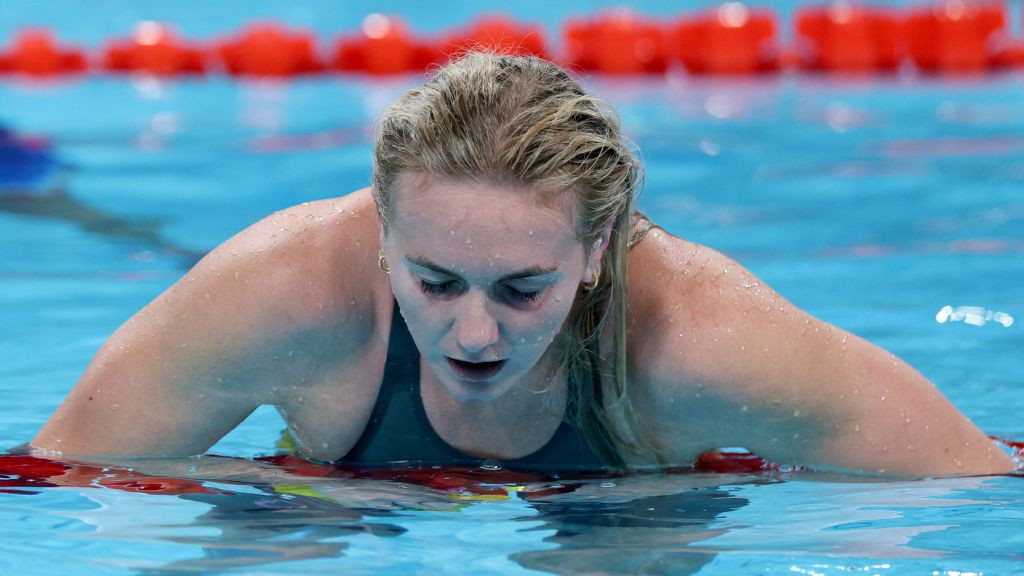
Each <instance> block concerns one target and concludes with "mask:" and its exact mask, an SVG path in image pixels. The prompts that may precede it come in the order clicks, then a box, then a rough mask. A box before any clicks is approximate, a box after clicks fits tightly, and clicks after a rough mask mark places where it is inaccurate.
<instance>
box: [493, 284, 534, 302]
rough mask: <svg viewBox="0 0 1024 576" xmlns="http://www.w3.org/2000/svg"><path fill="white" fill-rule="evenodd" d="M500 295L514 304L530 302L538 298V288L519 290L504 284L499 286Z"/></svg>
mask: <svg viewBox="0 0 1024 576" xmlns="http://www.w3.org/2000/svg"><path fill="white" fill-rule="evenodd" d="M501 292H502V296H503V297H504V298H505V299H506V300H508V301H510V302H513V303H515V304H530V303H531V302H534V301H536V300H537V298H540V290H520V289H518V288H515V287H513V286H509V285H508V284H505V285H503V286H502V288H501Z"/></svg>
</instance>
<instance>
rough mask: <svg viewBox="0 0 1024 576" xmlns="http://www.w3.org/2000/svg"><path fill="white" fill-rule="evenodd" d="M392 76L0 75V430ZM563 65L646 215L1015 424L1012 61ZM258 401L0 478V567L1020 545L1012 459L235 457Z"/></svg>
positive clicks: (467, 568) (816, 569)
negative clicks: (20, 137) (640, 191)
mask: <svg viewBox="0 0 1024 576" xmlns="http://www.w3.org/2000/svg"><path fill="white" fill-rule="evenodd" d="M90 33H92V32H90ZM413 81H414V80H410V79H397V80H385V81H366V80H362V79H358V78H340V77H331V78H320V79H305V80H301V81H296V82H292V83H288V84H264V83H252V82H250V83H238V82H234V81H230V80H226V79H223V78H211V79H207V80H202V81H181V82H172V83H157V82H153V81H144V80H129V79H112V78H103V77H96V78H89V79H85V80H81V81H77V82H74V83H56V84H47V85H38V84H26V83H24V82H18V81H12V80H10V79H7V80H0V123H4V124H6V125H8V126H9V127H11V128H14V129H16V130H17V131H19V132H21V133H26V134H35V135H42V136H46V137H48V138H49V139H51V141H52V142H53V143H54V153H55V154H56V155H58V156H59V160H60V162H61V163H63V164H66V165H67V166H68V167H69V168H68V172H67V173H66V174H65V176H64V185H65V187H66V189H67V197H66V198H64V199H63V200H61V201H60V202H56V203H50V204H45V205H44V204H36V205H34V209H33V208H31V207H27V206H28V205H26V204H25V203H24V202H21V203H19V202H15V201H13V200H11V199H10V198H0V246H2V247H3V256H2V258H0V318H2V319H3V326H4V328H3V330H2V332H0V333H2V334H3V346H0V405H2V406H3V409H2V410H0V446H5V447H6V446H14V445H16V444H20V443H22V442H25V441H27V440H28V439H30V438H31V437H32V435H33V434H34V433H35V432H36V430H38V428H39V427H40V426H41V425H42V423H43V422H44V421H45V419H46V418H47V417H48V416H49V414H50V413H51V412H52V411H53V409H54V408H55V407H56V405H57V404H58V403H59V402H60V400H61V399H62V398H63V396H64V395H65V394H66V392H67V391H68V389H69V388H70V387H71V386H72V385H73V383H74V381H75V380H76V379H77V377H78V375H79V374H80V373H81V371H82V370H83V369H84V367H85V365H86V363H87V362H88V361H89V359H90V358H91V356H92V354H93V353H94V352H95V351H96V349H97V348H98V347H99V346H100V344H101V343H102V342H103V341H104V340H105V339H106V338H107V336H109V334H110V333H111V332H112V331H113V330H114V329H115V328H116V327H117V326H118V325H119V324H120V323H121V322H123V321H124V320H125V319H127V318H128V317H129V316H130V315H131V314H133V313H134V312H135V311H136V310H138V309H139V308H140V307H141V306H142V305H144V304H145V303H146V302H148V301H149V300H150V299H152V298H153V297H154V296H155V295H157V294H158V293H159V292H160V291H161V290H163V289H164V288H166V287H167V286H169V285H170V284H171V283H173V282H174V281H175V280H176V279H177V278H179V277H180V276H181V275H182V273H183V272H184V271H185V270H186V269H187V267H188V266H189V265H190V263H191V262H192V261H194V259H195V258H196V257H197V255H199V254H202V253H203V252H204V251H206V250H208V249H210V248H212V247H213V246H215V245H216V244H218V243H219V242H221V241H222V240H224V239H225V238H227V237H228V236H230V235H232V234H234V233H235V232H237V231H239V230H241V229H242V228H244V227H245V226H247V225H249V224H251V223H252V222H253V221H255V220H257V219H259V218H261V217H262V216H264V215H266V214H268V213H270V212H272V211H274V210H277V209H280V208H283V207H286V206H289V205H291V204H295V203H298V202H303V201H307V200H315V199H319V198H324V197H328V196H333V195H339V194H344V193H347V192H349V191H351V190H354V189H356V188H358V187H362V186H364V185H365V184H366V182H367V180H368V177H369V170H370V163H369V162H370V135H371V126H372V121H373V118H374V117H375V114H377V113H378V112H380V110H381V109H382V108H383V107H384V106H385V105H386V104H387V103H388V102H390V101H391V100H392V99H393V98H395V97H396V96H397V94H399V93H400V91H401V90H402V89H403V88H404V87H405V86H407V85H408V84H409V83H410V82H413ZM589 84H590V86H591V87H592V89H593V90H595V91H596V92H599V93H600V94H602V95H604V96H606V97H608V98H609V99H610V100H611V101H612V102H613V103H614V104H616V105H617V106H618V107H619V109H620V111H621V113H622V116H623V121H624V124H625V126H626V130H627V132H628V134H629V137H630V138H631V139H633V140H634V141H635V142H636V143H637V145H638V146H639V147H640V149H641V151H642V153H643V157H644V160H645V162H646V164H647V169H648V175H647V184H646V191H645V193H644V195H643V197H642V199H641V202H640V204H641V207H642V208H643V209H645V210H646V211H647V212H648V213H649V214H651V215H652V217H653V218H654V219H655V220H656V221H658V222H659V223H660V224H661V225H663V226H665V227H666V228H667V229H668V230H669V231H671V232H674V233H676V234H679V235H682V236H685V237H687V238H689V239H692V240H695V241H698V242H702V243H706V244H709V245H712V246H714V247H716V248H718V249H720V250H722V251H724V252H726V253H727V254H729V255H731V256H732V257H734V258H736V259H738V260H740V261H741V262H742V263H743V264H744V265H746V266H747V267H749V268H750V269H752V270H753V271H754V272H755V273H757V274H758V275H760V276H761V277H762V278H763V279H764V280H765V281H766V282H767V283H768V284H770V285H772V286H773V287H774V288H775V289H777V290H778V291H779V292H781V293H782V294H783V295H784V296H786V297H787V298H789V299H790V300H792V301H794V302H795V303H796V304H798V305H799V306H801V307H804V308H805V309H807V310H809V311H810V312H811V313H813V314H815V315H817V316H819V317H821V318H823V319H825V320H828V321H830V322H833V323H835V324H837V325H840V326H842V327H843V328H846V329H848V330H851V331H853V332H855V333H857V334H860V335H862V336H864V337H866V338H868V339H870V340H872V341H874V342H876V343H878V344H880V345H882V346H884V347H886V348H888V349H890V350H892V351H893V352H895V353H897V354H898V355H900V356H902V357H903V358H905V359H907V360H908V361H909V362H910V363H911V364H913V365H914V366H915V367H917V368H918V369H919V370H920V371H921V372H923V373H924V374H925V375H926V376H928V377H929V378H930V379H931V380H932V381H934V382H935V383H936V385H938V386H939V387H940V389H941V390H942V391H943V392H944V393H945V394H946V395H947V396H949V397H950V398H951V399H952V401H953V402H954V403H955V404H956V405H957V406H958V407H959V408H960V409H962V410H963V411H964V412H965V413H967V414H968V415H969V416H970V417H971V418H972V419H974V420H975V422H977V423H978V425H979V426H980V427H981V428H982V429H983V430H985V431H986V432H987V433H989V434H992V435H995V436H1000V437H1004V438H1008V439H1014V440H1024V420H1022V419H1021V417H1020V415H1021V413H1022V412H1024V386H1022V381H1021V368H1020V367H1021V361H1022V355H1021V350H1022V349H1024V337H1022V330H1024V291H1022V290H1021V288H1020V287H1021V286H1024V195H1022V192H1021V190H1024V74H1021V73H1017V74H1008V75H1001V76H989V77H985V78H980V79H966V80H960V81H953V80H942V79H920V78H909V79H895V78H889V79H884V78H883V79H859V80H831V79H824V78H815V77H807V76H785V77H771V78H761V79H732V80H722V79H717V80H706V79H703V80H702V79H694V78H688V77H685V76H682V75H678V74H674V75H672V76H670V77H668V78H664V79H661V78H659V79H634V80H616V81H611V80H607V79H599V78H591V79H589ZM947 307H949V308H947ZM940 320H942V321H941V322H940ZM281 426H282V423H281V419H280V417H279V416H278V415H277V414H276V413H275V412H274V411H273V410H272V409H269V408H264V409H260V410H259V411H257V412H256V413H255V414H254V415H253V416H252V417H251V418H250V419H249V420H247V421H246V422H245V423H243V425H242V426H241V427H240V428H239V429H237V430H236V431H234V432H233V433H231V434H230V435H229V436H227V437H226V438H224V439H223V440H222V441H221V442H220V443H219V444H218V445H217V446H215V447H214V448H213V449H212V450H211V452H212V453H215V454H219V455H224V456H231V457H233V458H211V457H203V458H198V459H187V460H182V461H170V462H143V463H138V462H137V463H126V464H124V465H123V466H121V467H113V466H111V467H109V468H106V469H95V470H92V471H82V470H79V471H78V473H79V478H78V479H77V481H72V480H70V477H71V476H73V475H74V473H75V471H72V472H71V473H68V474H66V475H65V476H66V477H67V478H69V479H68V481H67V482H64V483H65V484H67V485H64V486H52V487H38V488H32V487H28V488H25V487H24V486H22V487H21V488H17V489H10V490H9V491H0V573H3V574H16V573H30V574H60V575H62V576H64V575H66V574H69V573H78V572H82V573H89V574H118V575H120V574H161V575H162V574H189V573H197V574H198V573H201V574H212V573H225V574H292V573H294V574H306V573H314V572H328V571H330V572H344V573H370V572H373V573H407V572H409V573H501V574H537V573H557V574H594V573H642V574H694V573H699V574H702V575H732V574H753V573H756V574H760V573H785V574H807V575H817V574H828V575H832V574H885V575H889V574H935V575H940V574H941V575H954V574H1024V530H1021V528H1022V526H1024V479H1022V478H1020V477H990V478H950V479H936V480H917V481H905V480H879V479H866V478H857V477H846V476H835V475H826V474H821V473H812V472H795V473H766V474H758V475H725V474H685V475H668V474H663V475H643V476H634V477H627V478H592V479H572V478H559V479H552V478H543V479H542V478H512V477H509V476H508V475H506V474H504V473H503V472H500V471H499V472H495V471H487V470H480V471H475V472H472V473H456V472H453V473H451V474H448V473H446V472H438V473H437V474H436V475H435V477H433V478H430V479H429V482H428V481H424V479H423V478H419V479H418V480H417V479H416V478H408V477H398V478H396V479H392V480H387V479H381V478H365V477H364V478H358V477H351V476H338V475H336V476H333V477H330V476H328V477H316V476H308V475H306V476H302V475H299V476H297V475H295V474H294V472H295V470H294V469H291V468H289V467H288V466H286V465H282V464H280V463H278V464H271V463H267V462H264V461H257V460H255V458H257V457H260V456H265V455H270V454H273V453H274V450H275V449H274V442H275V440H276V439H277V434H278V431H279V430H280V428H281ZM129 468H134V469H135V470H129ZM428 475H429V474H428ZM154 476H155V477H160V478H164V479H168V478H170V479H178V480H177V481H178V482H179V483H178V484H176V486H178V489H177V490H173V489H172V490H166V491H165V492H167V493H159V492H160V490H156V489H150V488H147V486H153V485H156V484H158V482H156V481H153V480H149V479H147V478H151V477H154ZM2 480H4V479H3V478H0V481H2ZM15 480H16V479H15ZM147 482H148V483H149V484H147ZM162 482H163V484H160V486H168V485H170V484H173V481H171V480H164V481H162ZM133 486H134V487H136V489H135V490H133V489H131V488H132V487H133ZM0 490H3V488H2V487H0Z"/></svg>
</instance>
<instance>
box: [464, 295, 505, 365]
mask: <svg viewBox="0 0 1024 576" xmlns="http://www.w3.org/2000/svg"><path fill="white" fill-rule="evenodd" d="M455 338H456V340H457V341H458V343H459V347H460V348H461V349H462V350H463V351H465V352H466V354H467V355H468V356H470V357H469V358H466V360H470V361H478V360H484V358H479V357H474V356H476V355H479V354H482V353H484V352H486V351H487V348H489V347H490V346H492V345H494V344H496V343H497V342H498V322H497V321H496V320H495V319H494V317H493V316H491V313H490V312H489V311H488V310H487V302H486V297H485V296H483V295H478V294H472V293H471V294H467V295H465V296H464V297H463V302H462V306H460V307H459V311H458V318H456V320H455Z"/></svg>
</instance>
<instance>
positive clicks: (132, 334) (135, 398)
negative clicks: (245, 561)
mask: <svg viewBox="0 0 1024 576" xmlns="http://www.w3.org/2000/svg"><path fill="white" fill-rule="evenodd" d="M272 219H273V217H272V218H271V219H268V220H272ZM277 226H278V225H275V224H274V223H273V222H267V221H264V222H263V223H260V224H257V225H255V226H254V227H253V228H250V229H249V230H247V231H245V232H242V233H241V234H240V235H239V236H236V237H235V238H233V239H231V240H229V241H228V242H226V243H225V244H224V245H222V246H221V247H219V248H218V249H216V250H215V251H213V252H212V253H211V254H209V255H208V256H207V257H206V258H204V259H203V260H202V261H201V262H200V263H199V264H197V265H196V267H195V268H194V269H193V270H191V271H190V272H189V273H188V274H187V275H186V276H185V277H183V278H182V279H181V280H180V281H178V282H177V283H176V284H175V285H173V286H172V287H170V288H169V289H167V290H166V291H165V292H164V293H163V294H161V295H160V296H159V297H158V298H156V299H155V300H154V301H153V302H151V303H150V304H149V305H147V306H146V307H145V308H143V309H142V310H141V311H140V312H138V313H137V314H136V315H135V316H134V317H132V318H131V319H130V320H128V321H127V322H126V323H125V324H124V325H122V326H121V327H120V328H119V329H118V330H117V331H116V332H115V333H114V335H113V336H112V337H111V338H110V339H109V340H108V341H107V342H106V343H105V344H104V345H103V347H102V348H101V349H100V350H99V352H98V353H97V354H96V356H95V357H94V358H93V360H92V362H91V363H90V364H89V366H88V368H87V369H86V371H85V373H84V374H83V375H82V377H81V379H80V380H79V381H78V383H77V384H76V385H75V387H74V388H73V389H72V391H71V392H70V393H69V395H68V397H67V398H66V399H65V400H64V402H63V403H62V404H61V406H60V407H59V408H58V409H57V411H56V412H55V413H54V414H53V416H52V417H51V418H50V420H49V421H48V422H47V423H46V425H45V426H44V427H43V428H42V430H41V431H40V432H39V434H38V435H37V436H36V437H35V439H34V440H33V441H32V443H31V444H32V446H33V447H36V448H40V449H46V450H54V451H60V452H63V453H65V454H72V455H82V456H111V455H113V456H131V455H138V456H181V455H191V454H198V453H201V452H203V451H205V450H206V449H207V448H208V447H209V446H211V445H212V444H213V443H215V442H216V441H217V440H218V439H220V438H221V437H222V436H223V435H224V434H226V433H227V432H229V431H230V430H231V429H232V428H234V427H235V426H236V425H237V424H238V423H240V422H241V421H242V420H244V419H245V418H246V417H247V416H248V415H249V414H250V413H251V412H252V411H253V410H254V409H255V408H256V407H258V406H259V405H261V404H264V403H276V401H277V400H278V399H277V398H276V397H275V393H276V391H277V390H278V389H279V388H281V389H287V384H288V383H289V382H290V381H292V380H294V381H295V382H298V381H300V380H301V381H308V380H310V379H313V378H316V377H318V376H319V375H321V374H322V373H323V371H325V370H330V369H331V366H332V365H335V364H334V363H335V362H337V361H340V359H339V358H337V356H339V352H338V351H339V350H343V349H344V347H339V343H338V342H337V340H338V338H339V337H340V335H339V332H338V331H337V330H336V328H335V326H336V324H337V322H343V321H344V318H339V317H338V315H337V314H336V313H334V311H336V310H342V311H345V310H346V309H349V308H353V306H341V305H340V302H343V301H344V302H345V303H346V304H347V303H348V301H347V299H343V298H342V297H341V296H338V294H337V293H329V292H328V291H331V290H338V289H341V288H339V283H335V282H333V281H332V280H333V279H329V280H327V281H314V280H312V279H315V278H318V277H323V276H324V274H323V273H320V274H319V275H317V274H314V273H313V269H315V268H317V267H319V268H322V267H323V266H324V265H323V263H322V262H313V261H311V258H310V257H307V256H311V255H310V254H303V253H302V252H301V250H299V249H296V248H294V246H299V245H303V246H306V248H304V249H313V248H316V247H315V246H313V247H312V248H311V247H310V246H308V244H309V243H308V242H307V240H308V238H299V239H295V240H293V241H288V240H287V239H285V238H282V237H281V235H278V236H277V237H276V238H274V240H272V241H271V240H269V238H270V237H271V234H269V233H268V230H269V229H271V228H273V230H275V231H276V230H277ZM290 246H291V247H290ZM329 257H330V256H324V258H329ZM335 320H337V322H336V321H335ZM332 348H333V351H334V354H333V355H330V356H328V355H327V354H324V353H323V352H325V351H327V350H329V349H332ZM321 356H324V357H327V360H325V361H320V357H321ZM311 371H320V373H319V374H318V373H314V372H311Z"/></svg>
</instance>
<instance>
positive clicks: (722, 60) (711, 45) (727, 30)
mask: <svg viewBox="0 0 1024 576" xmlns="http://www.w3.org/2000/svg"><path fill="white" fill-rule="evenodd" d="M777 30H778V24H777V23H776V17H775V14H774V13H773V12H771V11H770V10H752V9H750V8H748V7H747V6H746V5H745V4H742V3H740V2H728V3H726V4H722V5H721V6H718V7H717V8H715V9H713V10H711V11H709V12H704V13H702V14H697V15H694V16H687V17H684V18H683V19H682V20H681V21H680V22H679V23H678V25H677V26H676V28H675V34H674V42H675V47H676V49H677V53H678V55H679V59H680V60H681V61H682V63H683V65H684V66H685V67H686V69H687V71H689V72H690V73H693V74H757V73H762V72H773V71H777V70H778V69H779V48H778V41H777V39H776V31H777Z"/></svg>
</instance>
